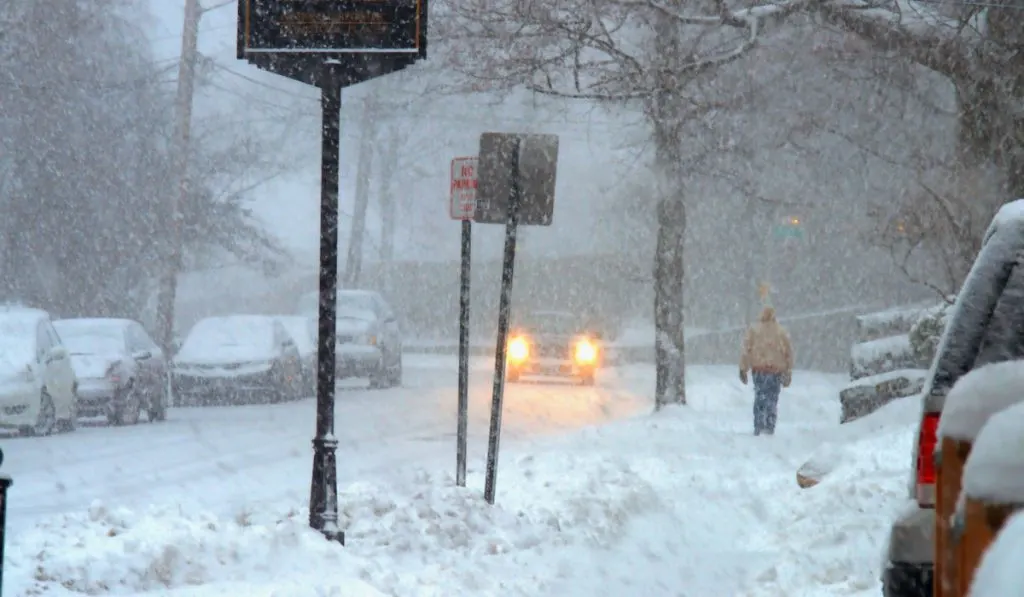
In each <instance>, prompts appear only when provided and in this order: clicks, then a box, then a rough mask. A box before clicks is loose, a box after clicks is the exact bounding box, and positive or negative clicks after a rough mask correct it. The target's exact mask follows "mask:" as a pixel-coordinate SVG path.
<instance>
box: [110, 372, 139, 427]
mask: <svg viewBox="0 0 1024 597" xmlns="http://www.w3.org/2000/svg"><path fill="white" fill-rule="evenodd" d="M119 394H121V396H119V397H120V398H121V399H120V400H118V399H117V398H118V397H115V400H114V403H115V405H114V410H113V412H111V413H110V415H109V416H108V417H107V421H108V422H109V423H110V424H111V425H116V426H118V427H123V426H125V425H137V424H138V423H139V418H140V417H141V416H142V397H141V396H139V393H138V392H137V391H136V389H135V384H134V383H133V382H128V385H127V386H126V387H125V388H124V389H122V390H120V392H119Z"/></svg>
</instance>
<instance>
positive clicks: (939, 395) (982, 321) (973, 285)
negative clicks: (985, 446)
mask: <svg viewBox="0 0 1024 597" xmlns="http://www.w3.org/2000/svg"><path fill="white" fill-rule="evenodd" d="M1019 248H1020V241H1019V240H1018V239H1017V237H1016V235H1015V234H996V235H994V236H993V237H992V238H990V239H989V242H987V243H985V246H984V247H982V249H981V252H980V253H979V254H978V258H977V259H976V260H975V262H974V265H973V266H972V267H971V271H970V273H968V275H967V279H966V280H965V281H964V285H963V288H961V290H960V293H959V295H958V296H957V299H956V305H955V306H954V307H953V309H952V310H951V311H952V312H951V313H950V316H949V322H948V323H947V325H946V331H945V332H944V333H943V335H942V340H941V341H940V343H939V347H938V350H937V351H936V356H935V362H934V363H933V365H932V367H933V369H934V374H933V375H931V376H930V379H929V385H928V389H927V391H926V392H925V395H926V396H930V397H933V398H934V399H935V400H936V403H935V404H934V405H930V406H928V408H929V409H933V410H941V409H942V406H941V405H942V403H943V402H944V398H943V397H944V396H945V395H946V394H947V393H948V392H949V389H950V388H951V387H952V386H953V384H954V383H956V381H957V380H958V379H960V377H961V376H963V375H964V374H965V373H967V372H968V371H970V369H971V367H973V366H974V363H975V361H976V360H977V358H978V355H979V351H980V349H981V343H982V340H983V338H984V336H985V331H986V330H987V329H988V328H989V325H990V322H991V319H992V317H993V314H994V312H995V309H996V306H997V304H998V303H999V300H1000V297H1001V295H1002V294H1003V290H1004V289H1005V288H1006V285H1007V283H1008V281H1009V279H1010V274H1011V273H1012V272H1013V271H1014V269H1015V265H1016V262H1017V251H1018V249H1019ZM931 400H932V398H929V401H931Z"/></svg>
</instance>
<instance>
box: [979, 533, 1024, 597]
mask: <svg viewBox="0 0 1024 597" xmlns="http://www.w3.org/2000/svg"><path fill="white" fill-rule="evenodd" d="M1021 554H1024V513H1017V514H1014V515H1013V516H1012V517H1011V518H1010V520H1009V521H1007V523H1006V526H1004V527H1003V529H1002V530H1001V531H999V535H998V536H997V537H996V540H995V542H994V543H992V545H991V546H990V547H989V548H988V550H987V551H986V552H985V556H984V557H983V558H982V560H981V565H980V566H978V569H977V570H976V571H975V573H974V580H973V581H972V583H971V592H970V597H1024V567H1021V565H1020V556H1021Z"/></svg>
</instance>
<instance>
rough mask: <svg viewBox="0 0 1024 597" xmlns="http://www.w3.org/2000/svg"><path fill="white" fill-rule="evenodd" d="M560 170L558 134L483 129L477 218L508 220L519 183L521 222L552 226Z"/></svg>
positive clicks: (493, 221) (488, 221) (495, 221)
mask: <svg viewBox="0 0 1024 597" xmlns="http://www.w3.org/2000/svg"><path fill="white" fill-rule="evenodd" d="M517 148H518V151H517ZM557 170H558V135H543V134H525V133H483V134H482V135H480V153H479V162H478V167H477V195H476V209H475V212H474V217H473V220H474V221H475V222H477V223H480V224H505V223H506V220H507V218H508V214H507V210H508V203H509V198H510V197H511V195H512V192H513V190H514V189H516V188H517V187H518V192H519V222H518V223H519V224H525V225H527V226H550V225H551V220H552V218H553V217H554V211H555V177H556V174H557Z"/></svg>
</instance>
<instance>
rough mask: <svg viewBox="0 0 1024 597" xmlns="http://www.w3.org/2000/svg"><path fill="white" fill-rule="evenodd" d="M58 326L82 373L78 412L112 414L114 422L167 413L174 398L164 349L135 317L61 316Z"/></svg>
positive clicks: (156, 417)
mask: <svg viewBox="0 0 1024 597" xmlns="http://www.w3.org/2000/svg"><path fill="white" fill-rule="evenodd" d="M53 327H54V329H56V330H57V333H58V334H59V335H60V337H61V340H62V341H63V342H64V345H65V346H66V347H67V349H68V352H69V353H70V355H71V366H72V367H73V368H74V370H75V375H76V377H77V378H78V416H84V417H106V418H107V420H108V421H109V422H110V423H111V424H112V425H135V424H136V423H138V422H139V417H140V416H141V413H142V411H146V416H147V417H148V418H149V420H150V421H163V420H165V419H166V418H167V407H168V405H169V404H170V400H169V392H168V379H167V375H168V367H167V359H166V358H165V357H164V352H163V351H162V350H160V348H159V347H158V346H157V345H156V342H154V341H153V339H152V338H151V337H150V335H149V334H148V333H147V332H146V330H145V329H144V328H143V327H142V324H140V323H139V322H137V321H133V320H131V319H113V318H84V319H58V320H57V321H55V322H53Z"/></svg>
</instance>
